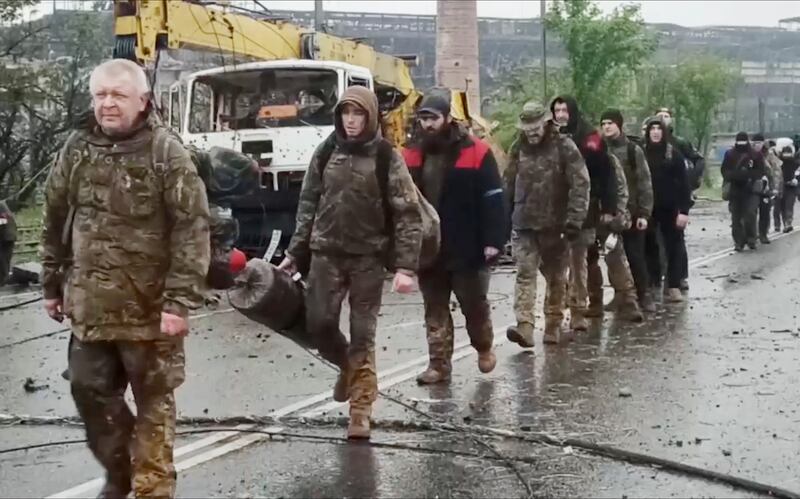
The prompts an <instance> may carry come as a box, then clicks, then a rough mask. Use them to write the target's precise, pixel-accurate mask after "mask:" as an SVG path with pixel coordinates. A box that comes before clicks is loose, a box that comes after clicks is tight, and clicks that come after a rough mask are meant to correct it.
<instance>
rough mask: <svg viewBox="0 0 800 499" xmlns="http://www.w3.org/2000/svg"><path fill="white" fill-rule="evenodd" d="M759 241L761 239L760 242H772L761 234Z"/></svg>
mask: <svg viewBox="0 0 800 499" xmlns="http://www.w3.org/2000/svg"><path fill="white" fill-rule="evenodd" d="M759 241H761V244H772V241H770V240H769V238H768V237H767V236H761V237H760V238H759Z"/></svg>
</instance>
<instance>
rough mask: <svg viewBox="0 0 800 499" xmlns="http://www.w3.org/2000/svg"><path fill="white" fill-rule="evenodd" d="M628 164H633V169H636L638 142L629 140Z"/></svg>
mask: <svg viewBox="0 0 800 499" xmlns="http://www.w3.org/2000/svg"><path fill="white" fill-rule="evenodd" d="M628 164H629V165H631V171H636V144H634V143H633V142H631V141H630V140H629V141H628Z"/></svg>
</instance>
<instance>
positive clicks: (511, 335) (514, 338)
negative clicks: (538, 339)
mask: <svg viewBox="0 0 800 499" xmlns="http://www.w3.org/2000/svg"><path fill="white" fill-rule="evenodd" d="M506 338H508V341H511V342H513V343H516V344H518V345H519V346H521V347H522V348H533V324H531V323H530V322H520V323H518V324H517V325H516V326H511V327H509V328H508V329H507V330H506Z"/></svg>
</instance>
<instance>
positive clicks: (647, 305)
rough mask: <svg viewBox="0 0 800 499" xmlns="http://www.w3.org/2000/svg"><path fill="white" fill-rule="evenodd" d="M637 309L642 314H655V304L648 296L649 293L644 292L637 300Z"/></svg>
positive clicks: (650, 296)
mask: <svg viewBox="0 0 800 499" xmlns="http://www.w3.org/2000/svg"><path fill="white" fill-rule="evenodd" d="M639 308H640V309H641V310H642V312H646V313H648V314H654V313H655V312H656V304H655V302H654V301H653V296H652V295H651V294H650V291H646V292H645V293H644V295H643V296H642V298H641V299H640V300H639Z"/></svg>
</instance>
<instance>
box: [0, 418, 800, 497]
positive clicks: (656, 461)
mask: <svg viewBox="0 0 800 499" xmlns="http://www.w3.org/2000/svg"><path fill="white" fill-rule="evenodd" d="M2 421H5V422H7V424H5V425H4V426H11V425H14V424H19V425H26V424H63V422H78V421H79V419H78V418H51V417H46V418H28V417H25V416H22V417H13V416H7V415H2V416H1V417H0V422H2ZM8 422H10V424H9V423H8ZM184 422H192V423H191V424H195V425H200V424H214V425H218V424H219V423H221V422H225V423H229V424H244V423H250V424H272V425H274V424H282V425H284V426H288V425H290V424H298V425H305V426H316V427H331V426H335V427H340V426H346V425H347V422H346V418H335V419H334V418H286V419H277V418H271V417H242V416H236V417H232V418H180V419H179V423H184ZM372 426H373V428H377V429H386V430H390V431H400V430H405V431H416V432H419V431H436V432H441V433H453V434H458V433H463V431H464V429H469V430H470V431H472V432H475V433H479V434H483V435H486V436H493V437H497V438H501V439H506V440H516V441H522V442H530V443H536V444H543V445H548V446H553V447H560V448H565V447H573V448H577V449H581V450H584V451H586V452H587V453H590V454H594V455H598V456H601V457H605V458H609V459H613V460H616V461H624V462H628V463H631V464H634V465H637V466H647V467H652V468H657V469H661V470H667V471H669V472H672V473H680V474H683V475H688V476H692V477H696V478H701V479H704V480H709V481H713V482H718V483H724V484H727V485H731V486H733V487H736V488H738V489H741V490H747V491H750V492H755V493H757V494H760V495H763V496H768V497H777V498H785V499H800V493H798V492H794V491H790V490H786V489H782V488H780V487H773V486H771V485H768V484H764V483H760V482H756V481H753V480H749V479H746V478H741V477H737V476H733V475H730V474H727V473H720V472H716V471H712V470H707V469H704V468H699V467H696V466H691V465H687V464H683V463H680V462H677V461H672V460H669V459H664V458H659V457H655V456H650V455H647V454H641V453H638V452H631V451H627V450H624V449H619V448H616V447H612V446H610V445H604V444H596V443H594V442H588V441H585V440H581V439H576V438H563V439H562V438H558V437H555V436H551V435H547V434H544V433H533V432H520V433H515V432H513V431H508V430H498V429H494V428H490V427H485V426H479V425H460V424H452V423H437V422H435V421H405V420H381V419H376V420H374V421H373V424H372ZM212 432H234V433H235V432H239V433H261V434H265V435H269V436H274V437H287V438H298V439H307V440H317V441H328V442H335V443H345V442H350V441H349V440H347V439H345V438H342V437H330V436H324V435H311V434H305V433H294V432H285V431H282V430H281V431H269V430H257V429H244V430H242V429H239V428H237V427H235V426H230V427H218V428H208V429H205V428H204V429H193V430H185V431H181V432H178V433H177V434H178V435H182V436H185V435H193V434H202V433H212ZM85 442H86V440H63V441H57V442H44V443H40V444H32V445H24V446H19V447H11V448H6V449H0V455H3V454H10V453H13V452H24V451H28V450H33V449H41V448H48V447H57V446H61V445H73V444H79V443H85ZM363 445H367V446H370V447H375V448H392V449H399V450H409V451H417V452H427V453H431V454H448V455H456V456H463V457H472V458H476V459H486V460H493V461H501V460H505V461H513V462H518V463H527V464H539V463H541V458H539V457H525V456H502V457H498V456H490V455H485V454H477V453H469V452H463V451H456V450H450V449H436V448H431V447H423V446H411V445H407V444H397V443H389V442H372V441H364V442H363Z"/></svg>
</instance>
